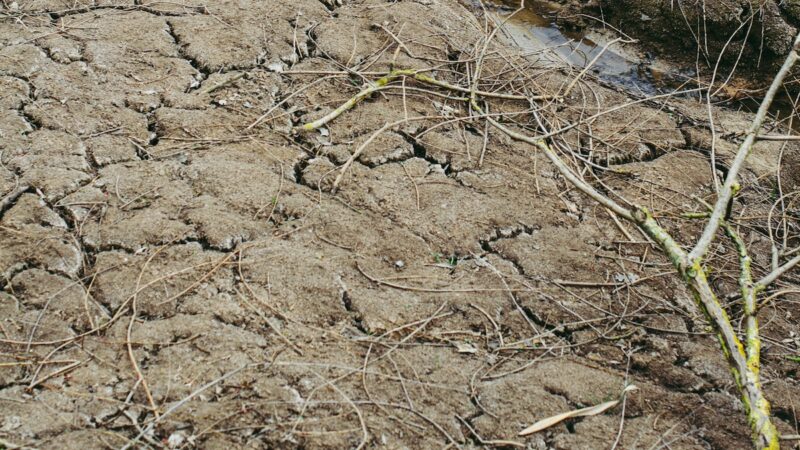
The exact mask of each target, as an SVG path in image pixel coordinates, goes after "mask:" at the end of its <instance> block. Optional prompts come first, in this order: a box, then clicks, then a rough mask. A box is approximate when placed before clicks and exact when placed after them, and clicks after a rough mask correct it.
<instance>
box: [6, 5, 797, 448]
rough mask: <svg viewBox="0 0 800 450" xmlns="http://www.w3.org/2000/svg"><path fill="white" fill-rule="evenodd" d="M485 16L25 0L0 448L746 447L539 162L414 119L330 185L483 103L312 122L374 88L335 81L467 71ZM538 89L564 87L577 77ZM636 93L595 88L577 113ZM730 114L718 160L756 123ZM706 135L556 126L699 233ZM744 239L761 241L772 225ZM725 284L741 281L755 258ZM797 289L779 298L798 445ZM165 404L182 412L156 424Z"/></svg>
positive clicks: (684, 300) (639, 286) (709, 388)
mask: <svg viewBox="0 0 800 450" xmlns="http://www.w3.org/2000/svg"><path fill="white" fill-rule="evenodd" d="M385 29H391V30H394V33H395V34H396V35H397V36H399V37H400V39H403V40H404V41H405V45H406V46H407V47H408V50H409V51H410V53H411V54H413V56H412V55H411V54H409V52H405V51H395V50H396V49H397V45H396V44H395V42H394V41H393V39H392V37H391V36H389V35H388V34H387V33H386V32H385ZM481 30H482V19H480V18H476V17H475V15H474V12H473V11H470V10H468V9H467V8H465V7H464V6H462V5H460V4H458V3H456V2H455V1H453V0H419V1H402V2H384V1H379V0H365V1H346V2H344V4H343V5H342V4H339V3H337V2H325V1H317V0H299V1H294V2H281V1H278V0H268V1H255V0H252V1H251V0H237V1H229V0H222V1H217V2H213V3H211V4H208V5H206V6H204V7H192V6H187V5H184V4H181V3H174V2H152V3H141V2H134V1H130V2H127V3H126V2H124V1H122V0H116V1H114V2H111V1H92V2H90V1H86V0H80V1H72V0H70V1H66V0H30V1H25V0H18V1H16V2H13V3H11V4H9V2H3V3H2V6H0V47H1V48H0V108H2V110H0V136H1V137H2V140H0V163H2V164H0V193H2V195H3V197H2V198H3V202H2V203H0V206H2V208H0V275H1V276H0V288H2V291H0V319H1V321H0V354H1V355H2V361H1V364H0V439H2V440H1V441H0V447H3V446H5V447H9V448H11V447H12V445H19V446H30V447H37V448H84V449H87V450H88V449H94V448H108V447H112V448H120V447H122V446H124V445H125V444H126V443H128V442H129V441H130V439H133V438H136V437H139V441H138V442H137V444H135V445H136V446H141V447H148V446H149V447H168V448H208V449H216V448H219V449H223V448H225V449H227V448H352V447H356V446H358V445H359V443H362V441H363V443H364V444H365V445H366V446H368V447H370V448H379V447H380V448H383V447H385V448H398V449H399V448H442V447H449V448H453V447H461V448H477V447H483V446H487V447H488V446H498V445H499V446H503V445H506V446H509V445H512V444H507V443H506V444H503V443H500V442H495V441H501V440H505V441H516V442H518V443H520V444H521V445H523V446H526V447H527V448H535V449H547V448H553V449H581V448H586V449H593V448H608V447H611V446H612V444H614V443H615V442H617V448H671V449H708V448H713V449H739V448H749V438H748V428H747V425H746V423H745V421H744V418H743V415H742V412H741V406H740V405H739V403H738V400H737V398H736V389H735V387H734V386H732V382H731V377H730V376H729V374H728V371H727V369H726V365H725V362H724V359H723V357H722V355H721V353H720V351H719V348H718V346H717V342H716V340H715V339H714V337H713V336H712V335H711V334H710V333H709V332H708V330H707V328H706V326H705V323H704V320H703V317H702V315H701V314H700V313H699V311H698V310H697V308H696V307H695V306H694V304H693V302H692V300H691V298H690V296H689V295H688V293H687V292H686V291H685V289H683V287H682V285H681V282H680V280H678V279H677V278H675V276H674V275H672V274H671V270H670V267H669V264H668V262H667V261H666V260H665V259H664V258H663V257H661V256H659V255H658V254H657V253H656V252H653V251H652V250H649V249H648V247H647V246H646V245H644V244H642V243H640V242H639V243H637V241H633V242H630V240H629V239H628V237H626V236H625V234H623V231H621V229H620V228H619V227H618V226H617V225H616V224H615V223H614V222H613V221H612V220H611V218H610V217H609V215H608V214H607V213H606V212H605V211H604V210H602V209H600V208H597V207H596V206H595V205H594V204H593V203H592V202H591V201H589V200H587V199H585V198H583V197H582V196H580V195H578V194H577V193H576V192H573V191H571V190H570V189H569V186H568V185H567V184H566V183H565V181H564V180H563V179H561V178H560V177H559V176H557V173H556V171H555V170H554V169H553V168H552V167H551V166H550V165H549V164H548V163H547V161H546V160H545V159H544V158H543V157H541V156H540V155H537V154H536V152H535V151H534V149H533V148H530V147H528V146H526V145H522V144H519V143H514V142H512V141H510V140H509V139H507V138H506V137H505V136H502V135H499V134H497V133H490V134H489V135H488V136H485V135H484V134H483V126H482V124H481V123H479V122H474V123H470V124H467V125H463V124H462V123H460V122H454V123H449V124H445V125H444V126H439V127H436V128H433V129H429V128H430V125H432V124H433V123H422V122H417V123H414V122H412V123H407V124H404V125H401V126H398V127H396V128H395V129H393V130H391V131H389V132H387V133H385V134H384V135H382V136H380V137H379V138H378V139H376V140H375V141H374V142H373V143H372V144H371V146H370V147H369V149H368V150H367V151H366V152H364V153H363V154H361V155H360V156H359V157H358V158H357V160H356V162H355V163H354V164H353V166H352V168H351V170H350V171H349V172H348V174H347V176H346V177H345V178H344V180H343V182H342V184H341V185H340V186H339V187H340V189H339V191H338V192H337V193H336V194H335V195H334V194H332V193H331V190H332V187H333V180H334V179H335V178H336V175H337V173H338V169H337V167H338V166H339V165H341V164H342V163H344V162H345V161H346V160H347V159H348V158H349V157H350V155H351V154H352V152H353V151H354V150H355V149H356V148H357V147H358V146H359V145H360V144H361V143H363V142H364V141H365V140H366V139H367V138H368V137H369V135H370V134H371V133H372V132H373V131H374V130H376V129H378V128H380V127H381V126H382V125H383V124H385V123H387V122H390V121H395V120H397V119H398V118H401V117H403V114H406V113H407V114H410V115H437V114H442V113H443V111H444V113H447V111H448V108H459V107H460V106H459V105H460V104H459V103H454V102H453V101H451V100H448V99H443V98H442V97H436V96H431V95H429V94H425V93H420V92H418V91H413V90H410V89H409V90H408V92H407V95H403V93H402V92H400V91H386V92H385V93H384V95H379V96H375V97H374V98H372V99H370V100H369V101H367V102H364V103H363V104H360V105H359V106H358V107H356V108H355V109H353V110H352V111H350V112H348V113H347V114H345V115H343V116H342V117H340V118H339V119H337V120H335V121H334V122H332V123H331V124H330V125H329V126H328V127H327V128H326V129H325V131H324V132H322V133H319V132H317V133H311V134H305V135H297V134H292V133H290V130H291V127H292V126H293V125H295V124H299V123H301V122H303V121H306V120H309V119H316V118H319V117H321V116H322V115H324V114H325V113H327V112H329V111H330V110H331V109H332V108H334V107H335V106H337V105H339V104H340V103H341V102H343V101H344V100H346V99H347V98H349V97H350V96H352V95H354V94H355V93H356V92H358V90H359V89H360V87H361V86H362V85H363V83H364V80H363V79H361V78H359V77H357V76H341V75H330V74H331V73H334V71H339V70H341V69H342V68H343V67H358V68H359V70H361V71H365V72H366V71H373V72H380V71H385V70H387V69H388V68H390V67H391V66H392V65H393V64H394V65H396V66H400V67H425V66H427V65H429V61H430V60H431V59H436V60H439V61H441V64H442V69H440V71H439V72H438V75H439V76H441V77H444V78H449V79H450V80H451V82H453V83H456V82H461V81H463V80H460V79H458V77H457V76H456V75H454V74H453V73H454V71H452V72H451V71H448V70H447V68H448V67H450V68H457V67H461V69H462V70H463V64H462V65H461V66H460V64H461V63H459V62H458V61H459V58H462V57H463V58H465V59H466V58H467V56H468V54H469V53H470V52H471V46H473V45H474V43H475V42H477V40H478V38H479V36H480V35H481V32H482V31H481ZM508 51H511V50H510V49H508ZM425 58H428V59H425ZM503 68H504V62H503V60H502V59H498V60H494V62H493V63H492V64H490V65H489V67H487V70H488V71H490V72H492V73H495V74H500V73H502V72H503ZM534 75H535V76H532V77H531V89H533V90H536V91H538V92H540V93H542V94H548V93H556V92H558V91H559V90H560V89H562V88H563V87H564V86H565V85H566V84H567V83H568V82H569V81H570V80H571V75H570V74H569V73H568V72H564V71H558V70H554V69H552V68H549V69H543V70H541V71H539V72H537V73H535V74H534ZM498 76H499V75H498ZM411 87H412V86H411V85H410V84H409V88H411ZM627 101H629V99H628V98H627V97H626V96H625V95H623V94H620V93H618V92H615V91H614V90H613V89H609V88H607V87H602V86H600V85H598V84H596V83H594V82H592V81H587V82H586V83H582V84H581V85H580V88H579V89H575V90H574V91H573V92H572V94H571V96H570V97H569V98H566V99H565V100H564V103H563V106H562V112H563V117H564V120H565V121H570V120H576V119H577V118H579V117H581V116H582V115H591V114H594V113H596V112H598V111H600V110H603V109H607V108H609V107H612V106H616V105H619V104H621V103H625V102H627ZM515 107H516V106H513V105H511V104H509V105H503V104H501V105H499V106H498V108H499V109H503V108H506V109H508V110H513V108H515ZM268 111H272V112H271V115H270V117H269V118H268V119H267V120H265V121H263V122H261V123H260V124H259V125H257V126H255V127H252V128H248V125H250V124H252V123H254V122H255V121H256V119H257V118H258V117H259V116H261V115H262V114H264V113H266V112H268ZM712 113H713V114H715V115H716V116H715V117H717V120H716V124H715V127H716V128H715V132H716V135H717V136H718V137H719V136H721V137H722V138H721V140H719V141H718V142H717V147H718V148H719V150H718V152H717V158H716V162H717V165H718V168H720V170H723V169H724V167H725V163H726V161H728V160H729V157H730V155H731V152H732V150H731V149H732V148H734V149H735V145H736V142H737V141H736V139H737V134H736V133H738V132H740V131H741V130H743V129H744V127H746V125H747V123H748V122H749V119H750V117H749V116H748V115H747V114H744V113H735V112H730V111H726V110H723V109H718V108H716V107H715V108H714V109H713V111H712ZM707 118H708V110H707V109H706V106H705V105H704V104H697V103H693V102H692V101H689V100H674V101H672V102H670V104H669V106H668V107H665V106H664V105H663V104H647V103H642V104H639V105H637V106H635V107H631V108H626V109H621V110H619V111H617V112H615V113H613V114H609V115H606V116H602V117H601V118H600V119H598V121H597V122H595V123H594V124H592V125H591V127H592V129H587V128H586V126H582V127H579V128H576V129H574V130H573V131H571V132H570V133H568V134H566V135H564V136H563V139H564V142H565V143H569V144H571V145H574V146H575V148H578V149H580V150H581V151H582V152H584V156H585V157H586V159H587V160H591V161H593V162H594V163H595V164H597V165H604V166H608V167H609V168H611V169H613V170H610V171H601V172H598V173H599V176H598V178H599V180H598V181H601V182H602V183H603V185H604V186H606V187H607V188H609V189H616V190H617V191H618V192H619V193H621V194H622V195H624V196H625V197H627V198H629V199H631V200H635V201H637V202H640V203H643V204H646V205H648V206H649V207H650V208H651V209H652V210H653V211H656V212H658V213H659V215H660V216H661V217H663V221H664V224H665V226H667V227H668V228H669V229H671V230H674V231H679V232H681V233H684V234H685V235H686V236H687V242H688V241H690V239H689V238H691V237H693V235H694V233H696V232H697V228H696V226H695V225H693V224H692V223H689V222H686V221H681V220H679V217H678V215H679V213H680V212H682V211H685V210H686V209H687V208H692V207H693V206H692V205H693V203H692V196H701V197H702V196H705V195H708V194H709V193H710V192H711V189H712V188H713V184H712V181H711V169H710V162H709V155H710V147H711V143H712V134H711V129H710V126H709V125H708V123H707ZM798 147H799V146H798V145H797V144H795V143H788V144H786V145H783V144H781V143H766V142H765V143H761V144H759V145H758V147H757V151H755V152H754V154H753V158H752V159H751V161H750V162H749V163H748V167H747V170H746V173H745V179H746V180H747V181H749V182H750V184H748V186H749V187H748V188H747V190H746V191H745V192H743V194H742V198H743V200H742V202H745V206H746V208H747V209H746V210H747V212H748V213H751V212H752V213H753V214H754V215H758V214H761V213H763V214H766V212H767V211H768V209H769V206H770V205H771V203H772V201H771V200H770V192H771V190H772V189H773V188H774V186H775V183H777V182H778V178H777V174H778V172H780V170H783V171H784V172H783V176H782V177H781V179H782V180H783V181H782V183H784V185H783V189H784V190H785V192H789V191H791V190H792V189H796V186H797V185H798V183H800V181H798V179H797V176H796V174H797V173H798V171H797V169H796V168H797V164H798V162H797V157H796V155H798V154H800V153H799V152H800V148H798ZM781 155H786V157H785V159H784V160H783V166H781V165H780V162H781ZM627 232H632V231H630V230H628V231H627ZM748 233H749V234H748V235H747V236H746V237H747V239H748V242H750V243H752V245H753V246H754V248H755V249H759V250H763V252H761V253H760V254H759V255H768V254H769V253H768V252H769V242H768V240H767V239H766V237H765V231H764V230H763V229H758V228H755V227H754V228H752V229H750V230H748ZM634 237H636V235H635V234H634ZM720 252H723V254H722V255H721V257H722V258H725V257H727V258H729V259H730V258H732V257H733V255H732V253H731V252H729V251H728V253H724V252H725V249H720ZM726 255H727V256H726ZM764 259H765V258H763V257H761V256H759V257H757V258H756V261H755V268H756V270H757V271H758V273H763V272H764V271H765V270H766V269H767V268H768V267H769V261H768V260H767V261H765V260H764ZM766 259H768V258H766ZM731 261H732V259H731ZM797 275H798V274H796V273H795V274H790V276H789V281H788V282H787V284H786V286H791V284H790V283H791V282H792V281H794V280H796V279H797ZM626 281H627V282H634V284H633V285H627V284H626ZM715 283H716V285H717V286H718V287H719V288H720V289H721V290H722V291H723V292H733V291H734V290H735V289H736V287H735V266H734V265H733V264H729V265H726V266H724V267H723V270H722V271H721V272H720V273H719V274H715ZM798 301H800V297H798V296H797V295H796V294H791V295H787V296H786V297H784V298H783V300H781V301H780V302H774V303H770V304H768V305H766V306H765V307H764V308H763V310H762V312H761V315H762V320H763V329H762V331H763V333H764V335H765V346H764V349H763V350H764V356H763V358H764V369H763V372H764V377H765V378H766V380H768V382H767V385H766V386H767V387H766V389H767V393H768V397H769V398H770V399H771V400H772V401H773V406H774V411H775V416H776V422H777V425H778V427H779V428H780V429H781V430H782V431H783V432H785V433H797V423H798V418H797V415H796V408H797V407H798V406H800V388H799V386H798V380H797V376H798V365H797V362H796V361H793V360H790V359H787V356H791V355H795V356H796V355H797V354H798V351H799V350H800V348H799V347H798V346H800V342H798V340H797V335H796V333H797V329H798V322H797V320H798V317H800V309H798V306H797V305H798ZM98 328H100V329H99V330H98ZM239 369H242V370H239ZM237 370H238V371H237ZM232 372H235V373H234V374H233V375H230V374H231V373H232ZM139 374H141V378H140V375H139ZM221 377H224V379H222V380H221V379H220V378H221ZM210 382H213V384H212V385H211V386H208V387H207V388H206V387H204V386H205V385H206V383H210ZM626 383H633V384H635V385H637V386H638V387H639V391H636V392H635V393H633V394H631V395H630V396H629V397H628V398H627V400H626V403H625V408H624V411H623V410H622V409H621V408H615V409H613V410H611V411H609V412H607V413H605V414H603V415H601V416H597V417H592V418H584V419H576V420H572V421H568V422H565V423H563V424H560V425H558V426H555V427H553V428H551V429H550V430H548V431H546V432H542V433H538V434H536V435H534V436H531V437H528V438H519V437H517V436H516V435H517V433H518V432H519V431H520V430H521V429H522V428H524V427H525V426H527V425H530V424H531V423H533V422H534V421H536V420H538V419H541V418H544V417H546V416H549V415H551V414H556V413H559V412H563V411H566V410H569V409H573V408H577V407H582V406H587V405H593V404H596V403H599V402H602V401H606V400H608V399H611V398H615V397H616V396H618V395H619V393H620V392H621V391H622V389H623V387H624V385H625V384H626ZM153 406H155V407H156V410H157V411H158V413H159V414H164V413H165V412H167V411H169V410H170V409H171V408H173V407H178V406H179V407H178V408H177V409H175V410H174V412H171V413H170V414H169V415H168V416H166V415H165V417H164V419H163V420H159V421H158V422H157V424H156V425H155V426H154V427H152V429H150V428H148V426H149V425H150V424H151V423H152V421H153V419H154V411H153Z"/></svg>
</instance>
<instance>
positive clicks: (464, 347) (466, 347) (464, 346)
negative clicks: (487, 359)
mask: <svg viewBox="0 0 800 450" xmlns="http://www.w3.org/2000/svg"><path fill="white" fill-rule="evenodd" d="M455 345H456V349H457V350H458V353H478V349H477V348H475V347H474V346H473V345H472V344H469V343H466V342H456V343H455Z"/></svg>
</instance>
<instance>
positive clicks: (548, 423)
mask: <svg viewBox="0 0 800 450" xmlns="http://www.w3.org/2000/svg"><path fill="white" fill-rule="evenodd" d="M636 389H638V388H637V387H636V386H634V385H632V384H631V385H628V386H627V387H625V389H624V390H623V391H622V395H620V397H619V398H618V399H617V400H612V401H609V402H604V403H600V404H599V405H595V406H589V407H586V408H581V409H576V410H574V411H569V412H565V413H561V414H556V415H555V416H550V417H548V418H546V419H542V420H540V421H538V422H536V423H535V424H533V425H531V426H529V427H528V428H525V429H524V430H522V431H520V432H519V435H520V436H527V435H529V434H533V433H536V432H538V431H542V430H545V429H547V428H550V427H552V426H553V425H556V424H558V423H561V422H563V421H564V420H567V419H572V418H574V417H587V416H596V415H598V414H602V413H604V412H606V411H607V410H609V409H611V408H613V407H615V406H617V405H618V404H619V403H620V402H621V401H622V399H623V398H625V394H627V393H628V392H630V391H635V390H636Z"/></svg>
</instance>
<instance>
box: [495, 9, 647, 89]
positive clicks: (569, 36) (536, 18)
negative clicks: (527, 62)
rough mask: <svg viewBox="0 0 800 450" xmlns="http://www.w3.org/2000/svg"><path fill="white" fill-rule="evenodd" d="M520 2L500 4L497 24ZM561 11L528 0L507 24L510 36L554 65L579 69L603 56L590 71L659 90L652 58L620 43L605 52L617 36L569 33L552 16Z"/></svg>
mask: <svg viewBox="0 0 800 450" xmlns="http://www.w3.org/2000/svg"><path fill="white" fill-rule="evenodd" d="M517 5H518V3H517V2H511V1H503V2H502V4H496V5H495V8H494V11H493V18H494V19H495V21H496V23H498V24H500V23H502V22H503V21H504V20H506V19H508V17H509V16H510V15H511V14H512V13H513V12H514V10H515V9H516V8H517ZM557 10H558V7H557V6H556V5H553V4H552V3H549V2H546V1H530V0H528V1H526V2H525V9H524V10H522V11H520V12H518V13H517V14H515V15H514V16H513V17H511V18H510V19H509V20H508V21H507V22H506V23H505V26H504V32H505V35H506V37H508V38H509V39H510V40H511V41H513V42H514V43H515V44H516V45H517V46H518V47H520V48H521V49H522V50H524V51H525V52H526V53H530V54H532V55H536V56H539V57H540V58H542V59H543V60H545V61H548V60H549V61H551V62H552V63H553V64H563V63H564V62H566V63H568V64H570V65H572V66H574V67H576V68H578V69H582V68H585V67H586V65H587V64H590V63H591V62H592V61H593V60H594V59H595V58H596V57H597V56H598V55H600V56H599V58H598V59H597V61H595V62H594V63H593V64H592V65H591V69H590V70H591V71H592V72H593V73H594V74H595V75H596V76H597V77H598V78H600V79H601V80H603V81H607V82H609V83H612V84H614V85H616V86H619V87H622V88H624V89H626V90H630V91H633V92H637V93H643V94H653V93H657V92H659V89H658V87H659V85H658V81H659V80H658V78H659V77H658V75H659V72H657V71H653V70H652V68H650V67H649V62H648V61H644V60H643V59H642V58H641V57H639V56H638V55H636V54H634V53H633V52H630V51H626V49H625V48H624V47H623V46H622V45H621V44H620V43H615V44H613V45H611V46H610V47H609V48H608V49H607V50H606V51H605V52H603V48H604V47H605V46H606V45H607V44H608V43H609V42H611V41H612V40H613V39H614V37H612V36H610V35H605V34H603V33H602V32H601V31H596V30H588V31H585V32H569V31H566V30H563V29H561V28H560V27H559V26H558V25H556V24H555V22H554V21H553V20H552V19H550V17H553V16H554V14H555V13H556V12H557ZM601 53H602V54H601Z"/></svg>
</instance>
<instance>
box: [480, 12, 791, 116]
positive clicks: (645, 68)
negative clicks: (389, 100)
mask: <svg viewBox="0 0 800 450" xmlns="http://www.w3.org/2000/svg"><path fill="white" fill-rule="evenodd" d="M518 5H519V3H518V2H517V1H512V0H501V2H500V3H498V4H496V5H495V6H494V10H493V14H494V16H493V17H494V19H495V21H496V22H497V23H498V24H499V23H502V22H504V21H505V20H506V19H508V20H507V21H506V22H505V25H504V27H503V31H504V33H505V35H506V37H507V38H509V39H510V40H511V41H512V42H513V43H514V44H516V45H517V46H518V47H519V48H521V49H522V50H524V51H525V52H526V53H530V54H531V55H534V56H536V57H539V58H540V59H541V60H543V61H545V62H547V61H549V62H551V63H552V64H553V65H554V66H556V65H563V63H564V62H566V63H568V64H570V65H572V66H573V67H575V68H577V69H579V70H580V69H583V68H585V67H586V65H587V64H590V63H591V69H590V70H591V71H592V73H593V74H594V75H595V76H597V77H598V78H599V79H600V80H602V81H605V82H607V83H610V84H612V85H614V86H616V87H618V88H621V89H623V90H625V91H627V92H629V93H631V94H639V95H654V94H660V93H667V92H674V91H676V90H679V89H680V88H681V86H682V85H683V87H685V85H684V83H685V82H687V80H689V79H691V78H693V76H692V75H693V74H692V73H688V72H686V71H685V70H681V69H679V68H677V67H675V66H674V65H671V64H669V63H667V62H665V61H663V60H659V59H656V58H655V57H653V56H651V55H649V54H648V53H646V52H644V51H643V50H642V49H641V48H640V47H637V46H636V44H624V43H620V42H618V43H614V44H612V45H611V46H610V47H609V48H608V49H607V50H606V51H605V52H603V48H604V47H606V45H608V44H609V42H611V41H612V40H614V39H615V38H616V37H618V34H615V33H612V32H610V31H607V30H604V29H603V28H602V25H600V24H599V23H598V27H594V28H589V29H585V30H582V31H580V32H576V31H569V30H565V29H563V28H561V27H559V26H558V25H557V24H556V22H555V20H554V17H555V16H556V14H557V13H558V11H559V8H560V7H559V5H557V4H554V3H551V2H548V1H542V0H526V2H525V9H524V10H522V11H519V12H517V13H516V14H514V15H513V16H512V13H513V12H514V11H515V10H516V9H517V8H518ZM509 17H510V18H509ZM601 53H602V54H601ZM598 55H600V56H599V58H598V59H597V61H594V62H593V63H592V61H593V60H594V59H595V58H596V57H597V56H598ZM723 94H724V92H723ZM714 103H717V104H719V105H720V106H725V107H728V108H731V109H742V110H745V111H749V112H755V111H756V110H757V109H758V106H759V104H760V103H761V99H760V98H759V97H748V96H744V97H740V98H736V97H721V98H716V99H714ZM771 113H772V114H773V115H774V116H775V118H776V119H778V120H782V121H786V120H787V118H788V117H789V116H790V115H795V116H797V115H798V111H797V110H795V108H794V105H793V103H792V99H791V97H789V95H788V94H786V93H781V94H780V95H779V96H778V97H777V98H776V99H775V101H774V102H773V105H772V108H771ZM791 127H792V129H794V130H796V131H797V130H800V118H798V117H795V120H794V121H792V125H791Z"/></svg>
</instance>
